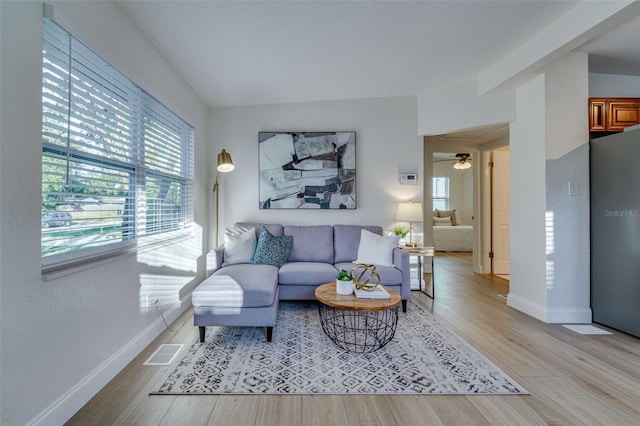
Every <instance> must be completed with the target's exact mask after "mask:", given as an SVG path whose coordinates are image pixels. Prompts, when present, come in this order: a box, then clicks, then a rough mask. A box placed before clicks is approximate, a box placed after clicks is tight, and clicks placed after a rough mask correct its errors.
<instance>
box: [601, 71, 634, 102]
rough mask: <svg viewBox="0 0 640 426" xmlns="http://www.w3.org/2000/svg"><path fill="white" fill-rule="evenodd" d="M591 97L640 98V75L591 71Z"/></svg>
mask: <svg viewBox="0 0 640 426" xmlns="http://www.w3.org/2000/svg"><path fill="white" fill-rule="evenodd" d="M589 97H590V98H640V76H635V75H616V74H598V73H589Z"/></svg>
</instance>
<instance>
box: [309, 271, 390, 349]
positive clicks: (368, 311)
mask: <svg viewBox="0 0 640 426" xmlns="http://www.w3.org/2000/svg"><path fill="white" fill-rule="evenodd" d="M384 289H385V290H386V291H387V292H388V293H389V294H390V295H391V297H390V298H389V299H359V298H357V297H356V296H354V295H348V296H344V295H340V294H338V293H337V292H336V283H335V282H334V283H329V284H323V285H321V286H318V287H317V288H316V299H318V302H320V303H319V305H318V306H319V307H318V312H319V314H320V324H321V325H322V330H323V331H324V332H325V334H326V335H327V336H328V337H329V338H330V339H331V340H332V341H333V342H334V343H335V344H336V345H337V346H338V347H339V348H341V349H344V350H346V351H350V352H373V351H376V350H378V349H380V348H381V347H383V346H384V345H386V344H387V343H389V342H390V341H391V339H393V336H394V335H395V333H396V326H397V325H398V306H400V303H401V298H400V295H399V294H398V293H397V292H396V291H394V290H391V289H390V288H388V287H384Z"/></svg>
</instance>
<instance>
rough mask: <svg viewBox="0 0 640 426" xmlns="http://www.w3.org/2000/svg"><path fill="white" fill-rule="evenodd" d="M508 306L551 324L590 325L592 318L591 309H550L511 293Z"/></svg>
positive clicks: (508, 297)
mask: <svg viewBox="0 0 640 426" xmlns="http://www.w3.org/2000/svg"><path fill="white" fill-rule="evenodd" d="M507 305H508V306H510V307H512V308H514V309H517V310H519V311H520V312H524V313H525V314H527V315H529V316H532V317H534V318H536V319H539V320H540V321H542V322H546V323H550V324H556V323H567V324H590V323H591V318H592V317H591V309H589V308H548V307H546V306H543V305H540V304H537V303H535V302H532V301H530V300H528V299H525V298H523V297H520V296H516V295H514V294H511V293H509V295H508V296H507Z"/></svg>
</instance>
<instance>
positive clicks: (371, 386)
mask: <svg viewBox="0 0 640 426" xmlns="http://www.w3.org/2000/svg"><path fill="white" fill-rule="evenodd" d="M206 336H207V337H206V341H205V342H204V343H202V344H201V343H200V342H199V340H197V341H196V342H195V343H193V344H192V345H191V347H190V348H189V349H188V353H187V354H186V355H185V356H184V357H183V358H182V360H180V361H179V362H177V364H176V365H175V366H171V367H168V369H169V374H168V376H166V377H165V378H163V379H162V380H161V381H160V382H159V387H157V388H156V389H157V390H156V391H153V392H151V394H152V395H183V394H194V395H202V394H449V395H451V394H525V393H527V392H526V391H525V390H524V389H523V388H522V387H521V386H520V385H518V384H517V383H516V382H515V381H514V380H512V379H511V378H510V377H509V376H507V375H506V374H505V373H503V372H502V371H501V370H500V369H499V368H498V367H496V366H495V365H494V364H492V363H491V362H489V361H488V360H487V359H486V358H485V357H484V356H483V355H481V354H480V353H479V352H477V351H476V350H475V349H474V348H472V347H471V346H470V345H469V344H468V343H466V342H465V341H464V340H462V339H461V338H460V337H458V336H457V335H455V334H454V333H452V332H451V331H449V330H447V329H446V328H445V327H443V326H442V325H441V324H440V323H438V321H437V320H436V319H435V318H434V317H433V316H432V315H431V314H430V313H428V312H427V311H426V310H425V309H424V308H422V307H421V306H420V305H418V304H417V303H414V302H412V301H409V306H408V309H407V313H403V312H402V311H401V310H400V312H399V320H398V328H397V331H396V334H395V337H394V338H393V340H391V342H389V344H387V345H386V346H385V347H383V348H382V349H380V350H378V351H375V352H371V353H365V354H357V353H349V352H344V351H343V350H341V349H339V348H338V347H337V346H336V345H335V344H334V343H333V342H332V341H331V340H330V339H329V338H328V337H327V336H326V335H325V334H324V333H323V331H322V328H321V326H320V321H319V319H318V308H317V305H316V304H315V303H313V302H281V303H280V309H279V312H278V321H277V323H276V326H275V327H274V329H273V341H272V342H271V343H267V342H266V340H265V335H264V328H255V327H207V334H206Z"/></svg>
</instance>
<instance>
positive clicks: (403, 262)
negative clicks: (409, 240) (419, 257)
mask: <svg viewBox="0 0 640 426" xmlns="http://www.w3.org/2000/svg"><path fill="white" fill-rule="evenodd" d="M393 265H394V266H395V267H396V268H397V269H399V270H400V272H401V273H402V287H401V290H400V297H402V299H403V300H408V299H409V298H411V269H410V266H409V253H407V252H406V251H404V250H401V249H399V248H394V249H393Z"/></svg>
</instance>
